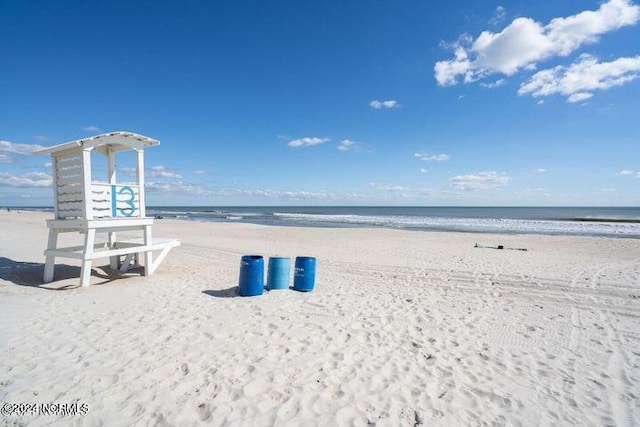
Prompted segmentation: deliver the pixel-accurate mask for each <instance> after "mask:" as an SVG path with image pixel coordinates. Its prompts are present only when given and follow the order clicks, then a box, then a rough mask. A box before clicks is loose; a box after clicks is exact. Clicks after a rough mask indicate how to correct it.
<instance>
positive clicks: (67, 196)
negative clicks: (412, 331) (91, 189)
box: [58, 191, 82, 203]
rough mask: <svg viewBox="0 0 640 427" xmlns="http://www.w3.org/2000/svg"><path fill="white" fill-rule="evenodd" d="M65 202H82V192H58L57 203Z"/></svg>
mask: <svg viewBox="0 0 640 427" xmlns="http://www.w3.org/2000/svg"><path fill="white" fill-rule="evenodd" d="M65 202H82V193H81V192H79V191H78V192H73V193H58V203H65Z"/></svg>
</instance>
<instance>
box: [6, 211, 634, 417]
mask: <svg viewBox="0 0 640 427" xmlns="http://www.w3.org/2000/svg"><path fill="white" fill-rule="evenodd" d="M51 216H52V214H46V213H38V212H19V213H18V212H15V211H12V212H1V213H0V403H2V404H3V405H5V404H6V403H10V404H20V403H32V404H34V403H35V404H40V403H59V404H71V403H80V404H86V405H88V411H87V413H86V414H85V415H83V416H80V415H76V416H67V417H64V418H60V417H58V416H54V415H43V414H37V413H36V414H25V415H23V416H16V415H15V414H11V415H6V414H4V415H1V416H0V420H2V423H3V424H6V425H35V426H39V425H51V424H56V423H62V424H64V425H80V426H100V425H108V426H131V425H149V426H165V425H166V426H190V425H194V426H195V425H202V424H205V423H206V424H207V425H213V426H216V425H225V426H242V425H252V426H253V425H256V426H263V425H264V426H270V425H284V426H302V425H304V426H314V425H316V426H334V425H340V426H342V425H345V426H348V425H354V426H373V425H375V426H415V425H425V426H433V425H437V426H438V425H442V426H456V425H511V426H519V425H522V426H529V425H587V426H592V425H593V426H601V425H615V426H631V425H640V240H638V239H609V238H593V237H567V236H540V235H498V234H474V233H446V232H417V231H402V230H389V229H367V228H335V229H334V228H294V227H274V226H258V225H251V224H231V223H196V222H188V221H178V220H159V221H156V223H155V226H154V235H156V236H162V237H171V238H178V239H180V240H181V241H182V246H180V247H178V248H175V249H173V250H172V252H171V253H170V254H169V255H168V257H167V258H166V259H165V261H164V262H163V264H162V265H160V267H159V268H158V270H157V271H156V272H155V274H154V275H153V276H152V277H149V278H145V277H141V276H140V275H138V274H133V273H130V274H126V277H124V278H118V276H117V275H112V273H110V272H109V269H108V268H107V264H108V260H106V259H105V260H99V261H98V262H96V263H95V264H94V271H93V274H92V277H91V283H92V286H90V287H88V288H80V287H78V282H79V279H78V277H79V274H80V269H79V263H77V262H75V261H73V260H68V259H62V258H61V259H57V260H56V263H57V265H56V272H55V280H54V281H53V282H52V283H48V284H46V285H45V284H42V272H43V263H44V256H43V250H44V248H45V246H46V239H47V234H46V224H45V219H48V218H51ZM63 237H64V238H63V241H68V242H78V239H79V235H77V234H75V235H74V234H70V235H68V236H67V235H64V236H63ZM475 243H482V244H492V245H498V244H501V245H505V246H507V247H517V248H527V249H528V250H527V251H514V250H494V249H480V248H474V244H475ZM245 254H260V255H263V256H265V259H266V257H269V256H289V257H291V258H292V259H293V258H294V257H295V256H298V255H307V256H315V257H317V267H316V268H317V276H316V288H315V290H314V291H313V292H310V293H301V292H296V291H293V290H282V291H271V292H265V294H264V295H262V296H259V297H250V298H242V297H238V296H237V295H236V288H237V285H238V274H239V273H238V272H239V262H240V257H241V255H245Z"/></svg>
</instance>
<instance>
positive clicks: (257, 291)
mask: <svg viewBox="0 0 640 427" xmlns="http://www.w3.org/2000/svg"><path fill="white" fill-rule="evenodd" d="M263 291H264V259H263V258H262V257H261V256H260V255H245V256H243V257H242V259H241V260H240V281H239V284H238V293H239V294H240V296H243V297H252V296H254V295H262V292H263Z"/></svg>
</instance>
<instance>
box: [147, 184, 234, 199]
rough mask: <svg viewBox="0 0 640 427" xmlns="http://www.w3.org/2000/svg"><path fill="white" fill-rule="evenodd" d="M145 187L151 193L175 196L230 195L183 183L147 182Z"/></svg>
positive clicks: (225, 192)
mask: <svg viewBox="0 0 640 427" xmlns="http://www.w3.org/2000/svg"><path fill="white" fill-rule="evenodd" d="M145 187H146V188H147V189H149V191H156V192H163V193H173V194H175V195H181V194H191V195H196V196H228V195H229V194H230V193H229V192H227V191H224V190H218V191H213V190H210V189H208V188H205V187H202V186H200V185H194V184H188V183H184V182H182V181H175V182H158V181H147V182H146V183H145Z"/></svg>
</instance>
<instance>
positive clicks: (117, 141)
mask: <svg viewBox="0 0 640 427" xmlns="http://www.w3.org/2000/svg"><path fill="white" fill-rule="evenodd" d="M158 144H160V141H158V140H157V139H153V138H149V137H148V136H144V135H138V134H137V133H133V132H109V133H103V134H100V135H95V136H90V137H89V138H82V139H78V140H76V141H70V142H65V143H64V144H59V145H54V146H53V147H48V148H45V149H43V150H39V151H36V152H34V153H33V154H53V153H57V152H60V151H66V150H72V149H74V148H78V147H82V148H85V149H86V148H92V149H95V150H96V151H99V152H101V153H103V154H106V153H107V152H108V151H109V148H111V152H113V153H115V152H118V151H125V150H143V149H145V148H147V147H153V146H154V145H158Z"/></svg>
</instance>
